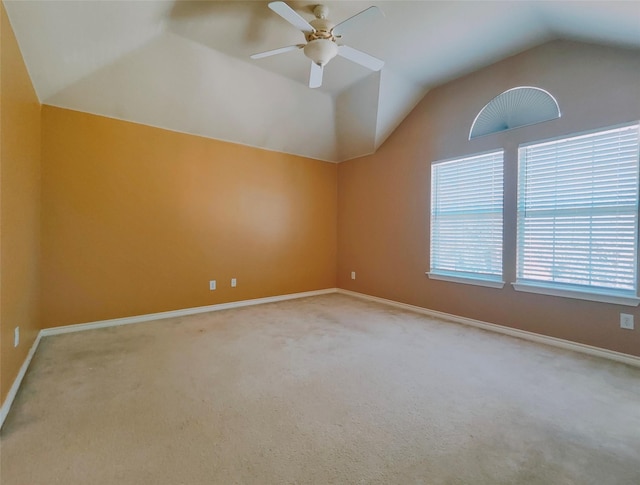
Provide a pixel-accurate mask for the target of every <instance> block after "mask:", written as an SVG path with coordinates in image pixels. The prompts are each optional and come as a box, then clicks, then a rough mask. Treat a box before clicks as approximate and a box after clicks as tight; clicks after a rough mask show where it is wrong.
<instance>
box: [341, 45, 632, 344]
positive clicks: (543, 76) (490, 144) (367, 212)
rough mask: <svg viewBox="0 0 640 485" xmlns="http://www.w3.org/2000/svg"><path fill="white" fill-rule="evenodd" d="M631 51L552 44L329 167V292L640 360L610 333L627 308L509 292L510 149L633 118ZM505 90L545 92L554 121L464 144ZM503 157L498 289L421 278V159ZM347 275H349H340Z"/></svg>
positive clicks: (628, 337)
mask: <svg viewBox="0 0 640 485" xmlns="http://www.w3.org/2000/svg"><path fill="white" fill-rule="evenodd" d="M638 79H640V54H639V53H638V51H632V50H625V49H616V48H611V47H604V46H595V45H588V44H582V43H576V42H568V41H557V42H552V43H549V44H545V45H543V46H540V47H537V48H535V49H532V50H529V51H527V52H524V53H522V54H519V55H516V56H513V57H511V58H508V59H506V60H504V61H501V62H499V63H497V64H494V65H492V66H489V67H487V68H485V69H482V70H480V71H478V72H475V73H473V74H470V75H468V76H465V77H463V78H460V79H458V80H455V81H452V82H450V83H448V84H445V85H443V86H441V87H438V88H435V89H433V90H431V91H429V93H427V95H426V96H425V97H424V99H423V100H422V101H421V102H420V103H419V104H418V105H417V107H416V108H415V109H414V110H413V111H412V112H411V114H410V115H409V116H408V117H407V118H406V119H405V121H404V122H403V123H402V124H401V125H400V126H399V127H398V128H397V129H396V131H395V132H394V133H393V134H392V135H391V136H390V137H389V138H388V139H387V141H386V143H385V144H384V145H382V146H381V147H380V148H379V149H378V151H377V152H376V153H375V154H373V155H370V156H366V157H362V158H359V159H354V160H350V161H347V162H344V163H342V164H340V165H339V168H338V238H339V239H338V286H339V287H340V288H345V289H348V290H353V291H358V292H362V293H366V294H369V295H373V296H378V297H382V298H387V299H391V300H395V301H399V302H404V303H409V304H412V305H417V306H421V307H424V308H429V309H433V310H438V311H442V312H446V313H450V314H454V315H459V316H463V317H468V318H473V319H477V320H481V321H485V322H491V323H496V324H500V325H505V326H509V327H513V328H518V329H523V330H527V331H531V332H536V333H539V334H543V335H549V336H553V337H558V338H563V339H567V340H572V341H575V342H580V343H584V344H588V345H594V346H597V347H602V348H606V349H610V350H614V351H620V352H625V353H628V354H633V355H640V332H638V331H637V330H636V331H629V330H624V329H621V328H620V327H619V314H620V313H621V312H624V313H632V314H633V315H635V320H636V322H638V321H640V312H639V311H638V307H629V306H620V305H614V304H605V303H597V302H591V301H584V300H576V299H569V298H560V297H552V296H544V295H538V294H532V293H523V292H517V291H515V290H514V289H513V287H512V286H511V284H510V283H511V282H513V281H515V271H516V269H515V244H516V238H515V224H516V196H517V194H516V175H517V173H516V172H517V146H518V144H520V143H524V142H530V141H535V140H542V139H547V138H552V137H557V136H561V135H568V134H571V133H575V132H581V131H586V130H592V129H596V128H600V127H606V126H610V125H614V124H620V123H624V122H629V121H634V120H638V119H639V118H640V84H639V83H638ZM515 86H537V87H541V88H543V89H546V90H548V91H550V92H551V94H553V95H554V96H555V97H556V98H557V100H558V102H559V104H560V109H561V111H562V117H561V118H560V119H558V120H554V121H549V122H546V123H542V124H538V125H532V126H529V127H525V128H520V129H517V130H512V131H506V132H502V133H500V134H496V135H489V136H486V137H481V138H477V139H474V140H472V141H469V140H468V135H469V129H470V127H471V123H472V122H473V120H474V118H475V116H476V114H477V113H478V112H479V111H480V110H481V109H482V107H483V106H484V105H485V104H486V103H487V102H489V101H490V100H491V99H492V98H493V97H495V96H497V95H498V94H500V93H501V92H503V91H505V90H507V89H509V88H512V87H515ZM495 148H504V149H505V209H504V211H505V212H504V217H505V224H504V231H505V240H504V278H505V281H506V282H507V284H506V285H505V286H504V288H503V289H494V288H486V287H480V286H472V285H465V284H460V283H451V282H445V281H436V280H429V279H428V277H427V276H426V275H425V272H426V271H428V270H429V224H430V221H429V199H430V176H431V174H430V167H431V165H430V164H431V162H434V161H438V160H443V159H448V158H452V157H457V156H463V155H470V154H474V153H481V152H485V151H488V150H491V149H495ZM351 271H355V272H356V277H357V279H355V280H352V279H351V278H350V273H351Z"/></svg>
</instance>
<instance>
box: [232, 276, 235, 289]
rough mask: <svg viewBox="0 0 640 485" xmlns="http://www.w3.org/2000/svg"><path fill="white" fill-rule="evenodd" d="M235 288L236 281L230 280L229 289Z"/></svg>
mask: <svg viewBox="0 0 640 485" xmlns="http://www.w3.org/2000/svg"><path fill="white" fill-rule="evenodd" d="M235 287H236V279H235V278H231V288H235Z"/></svg>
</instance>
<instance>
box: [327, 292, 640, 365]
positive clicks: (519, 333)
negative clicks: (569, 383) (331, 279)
mask: <svg viewBox="0 0 640 485" xmlns="http://www.w3.org/2000/svg"><path fill="white" fill-rule="evenodd" d="M337 293H341V294H343V295H350V296H354V297H356V298H361V299H364V300H369V301H374V302H377V303H382V304H384V305H390V306H394V307H396V308H402V309H404V310H409V311H413V312H417V313H422V314H424V315H429V316H430V317H435V318H440V319H442V320H447V321H450V322H454V323H461V324H463V325H469V326H472V327H476V328H481V329H484V330H489V331H491V332H497V333H501V334H503V335H509V336H511V337H516V338H521V339H524V340H530V341H532V342H537V343H541V344H545V345H551V346H553V347H558V348H561V349H565V350H573V351H574V352H580V353H583V354H588V355H593V356H596V357H602V358H605V359H609V360H613V361H616V362H621V363H623V364H628V365H632V366H634V367H640V357H636V356H635V355H629V354H623V353H622V352H615V351H613V350H607V349H602V348H600V347H593V346H591V345H586V344H581V343H578V342H572V341H570V340H564V339H560V338H556V337H548V336H546V335H541V334H538V333H533V332H527V331H526V330H519V329H517V328H511V327H505V326H503V325H497V324H495V323H488V322H483V321H480V320H474V319H472V318H466V317H459V316H457V315H452V314H450V313H444V312H439V311H436V310H429V309H428V308H422V307H419V306H415V305H409V304H408V303H400V302H398V301H394V300H387V299H385V298H379V297H377V296H371V295H365V294H364V293H357V292H355V291H350V290H343V289H338V290H337Z"/></svg>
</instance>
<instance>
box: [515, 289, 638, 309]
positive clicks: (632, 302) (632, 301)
mask: <svg viewBox="0 0 640 485" xmlns="http://www.w3.org/2000/svg"><path fill="white" fill-rule="evenodd" d="M511 284H512V285H513V288H514V289H515V290H516V291H526V292H528V293H538V294H540V295H549V296H560V297H564V298H574V299H577V300H587V301H598V302H602V303H614V304H617V305H626V306H638V304H640V298H636V297H633V296H620V295H614V294H611V293H595V292H586V291H576V290H568V289H565V288H553V287H550V286H542V285H534V284H530V283H511Z"/></svg>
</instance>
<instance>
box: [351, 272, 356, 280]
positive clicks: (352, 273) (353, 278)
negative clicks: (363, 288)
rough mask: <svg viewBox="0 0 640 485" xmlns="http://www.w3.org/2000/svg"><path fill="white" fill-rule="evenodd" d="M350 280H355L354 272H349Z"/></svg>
mask: <svg viewBox="0 0 640 485" xmlns="http://www.w3.org/2000/svg"><path fill="white" fill-rule="evenodd" d="M351 279H352V280H355V279H356V272H355V271H352V272H351Z"/></svg>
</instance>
